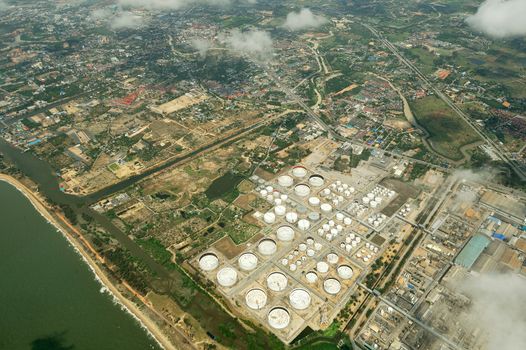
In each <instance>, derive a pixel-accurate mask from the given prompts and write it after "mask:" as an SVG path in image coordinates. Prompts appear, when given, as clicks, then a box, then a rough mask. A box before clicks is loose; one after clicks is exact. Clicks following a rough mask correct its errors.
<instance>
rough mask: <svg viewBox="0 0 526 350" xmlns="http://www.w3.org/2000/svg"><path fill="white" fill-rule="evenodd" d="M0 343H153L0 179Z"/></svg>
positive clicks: (35, 346)
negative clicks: (0, 278) (0, 281)
mask: <svg viewBox="0 0 526 350" xmlns="http://www.w3.org/2000/svg"><path fill="white" fill-rule="evenodd" d="M0 276H2V283H1V284H0V349H2V350H4V349H5V350H18V349H20V350H23V349H27V350H44V349H48V350H51V349H56V350H61V349H79V350H83V349H86V350H91V349H97V350H105V349H108V350H110V349H112V350H113V349H127V350H128V349H129V350H134V349H137V350H147V349H159V346H158V345H157V344H156V342H155V341H154V340H153V339H152V338H151V337H149V336H148V335H147V333H146V331H145V330H144V329H142V328H141V327H140V325H139V323H138V322H137V321H136V320H135V319H134V318H133V317H132V316H131V315H129V314H128V313H126V312H125V311H123V310H121V307H120V306H119V305H117V304H115V303H114V302H113V298H112V297H111V296H110V295H109V294H108V293H102V292H101V288H102V286H101V285H100V284H99V283H98V282H97V281H96V280H95V276H94V274H93V273H92V272H91V271H90V269H89V267H88V266H87V265H86V264H85V263H84V262H83V261H82V259H81V257H80V255H78V254H77V253H76V252H75V251H74V249H72V247H71V246H69V243H68V242H67V240H66V239H65V238H64V237H63V236H62V235H61V234H60V233H59V232H58V231H57V230H56V229H55V228H54V227H53V226H52V225H50V224H49V223H47V222H46V220H45V219H44V218H43V217H42V216H41V215H40V214H39V213H38V212H37V211H36V209H35V208H34V207H33V206H32V205H31V203H30V202H29V200H28V199H27V198H25V197H24V196H23V195H22V194H21V193H20V192H18V191H17V190H16V189H15V188H14V187H12V186H11V185H9V184H7V183H4V182H0Z"/></svg>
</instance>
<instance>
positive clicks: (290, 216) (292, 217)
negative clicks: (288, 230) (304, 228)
mask: <svg viewBox="0 0 526 350" xmlns="http://www.w3.org/2000/svg"><path fill="white" fill-rule="evenodd" d="M285 220H287V222H288V223H290V224H294V223H296V221H298V214H297V213H296V212H293V211H289V212H288V213H287V214H286V215H285Z"/></svg>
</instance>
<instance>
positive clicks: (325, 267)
mask: <svg viewBox="0 0 526 350" xmlns="http://www.w3.org/2000/svg"><path fill="white" fill-rule="evenodd" d="M316 271H318V272H319V273H327V272H328V271H329V264H327V263H326V262H325V261H318V262H317V263H316Z"/></svg>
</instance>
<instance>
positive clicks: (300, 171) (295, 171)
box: [292, 166, 307, 178]
mask: <svg viewBox="0 0 526 350" xmlns="http://www.w3.org/2000/svg"><path fill="white" fill-rule="evenodd" d="M292 175H293V176H294V177H298V178H302V177H305V176H306V175H307V169H305V168H304V167H302V166H295V167H294V168H292Z"/></svg>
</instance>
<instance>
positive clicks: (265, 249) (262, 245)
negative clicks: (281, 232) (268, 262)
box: [258, 238, 278, 256]
mask: <svg viewBox="0 0 526 350" xmlns="http://www.w3.org/2000/svg"><path fill="white" fill-rule="evenodd" d="M277 249H278V247H277V245H276V242H274V241H273V240H272V239H270V238H265V239H262V240H261V241H260V242H259V244H258V252H260V253H261V254H263V255H267V256H268V255H272V254H274V253H275V252H276V250H277Z"/></svg>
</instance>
